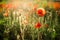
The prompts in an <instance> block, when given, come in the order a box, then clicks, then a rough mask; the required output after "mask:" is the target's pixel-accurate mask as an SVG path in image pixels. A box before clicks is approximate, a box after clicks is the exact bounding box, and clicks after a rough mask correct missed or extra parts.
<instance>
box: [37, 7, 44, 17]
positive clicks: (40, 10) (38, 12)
mask: <svg viewBox="0 0 60 40" xmlns="http://www.w3.org/2000/svg"><path fill="white" fill-rule="evenodd" d="M37 15H38V16H40V17H43V16H44V15H45V10H44V9H43V8H39V9H37Z"/></svg>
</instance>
